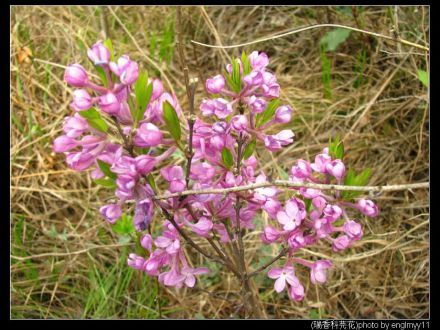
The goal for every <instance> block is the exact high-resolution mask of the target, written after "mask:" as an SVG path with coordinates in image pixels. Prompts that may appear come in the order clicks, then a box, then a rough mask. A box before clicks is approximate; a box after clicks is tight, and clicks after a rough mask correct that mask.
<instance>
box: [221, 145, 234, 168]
mask: <svg viewBox="0 0 440 330" xmlns="http://www.w3.org/2000/svg"><path fill="white" fill-rule="evenodd" d="M222 161H223V164H224V165H225V166H226V167H227V168H231V167H232V166H233V165H234V157H233V156H232V153H231V151H230V150H229V149H228V148H226V147H224V148H223V150H222Z"/></svg>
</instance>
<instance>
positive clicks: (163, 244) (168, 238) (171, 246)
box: [154, 231, 180, 254]
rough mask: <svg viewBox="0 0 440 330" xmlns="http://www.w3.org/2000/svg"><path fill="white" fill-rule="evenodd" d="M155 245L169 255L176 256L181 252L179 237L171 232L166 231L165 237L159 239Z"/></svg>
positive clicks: (155, 241)
mask: <svg viewBox="0 0 440 330" xmlns="http://www.w3.org/2000/svg"><path fill="white" fill-rule="evenodd" d="M154 244H155V245H156V246H157V247H159V248H161V249H165V250H166V251H167V253H168V254H176V253H177V252H179V251H180V240H179V237H178V236H177V235H176V234H172V233H171V232H169V231H165V232H164V233H163V236H159V237H157V238H156V239H155V240H154Z"/></svg>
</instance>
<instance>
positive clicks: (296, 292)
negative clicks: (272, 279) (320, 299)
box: [287, 280, 304, 301]
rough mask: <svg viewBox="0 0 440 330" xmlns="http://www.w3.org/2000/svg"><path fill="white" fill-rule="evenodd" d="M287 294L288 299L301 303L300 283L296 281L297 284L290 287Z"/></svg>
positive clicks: (302, 288) (301, 288) (302, 296)
mask: <svg viewBox="0 0 440 330" xmlns="http://www.w3.org/2000/svg"><path fill="white" fill-rule="evenodd" d="M287 292H288V293H289V297H290V299H293V300H296V301H301V300H303V299H304V287H303V286H302V284H301V283H299V281H298V280H297V283H296V284H295V285H292V286H290V288H289V290H288V291H287Z"/></svg>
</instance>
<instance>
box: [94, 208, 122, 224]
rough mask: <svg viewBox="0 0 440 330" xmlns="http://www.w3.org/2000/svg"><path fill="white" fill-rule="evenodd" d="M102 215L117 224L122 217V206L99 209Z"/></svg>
mask: <svg viewBox="0 0 440 330" xmlns="http://www.w3.org/2000/svg"><path fill="white" fill-rule="evenodd" d="M99 212H100V213H101V215H102V216H103V217H104V218H106V220H107V221H108V222H110V223H115V221H116V220H118V219H119V218H120V217H121V215H122V210H121V206H120V205H119V204H107V205H104V206H102V207H101V208H100V209H99Z"/></svg>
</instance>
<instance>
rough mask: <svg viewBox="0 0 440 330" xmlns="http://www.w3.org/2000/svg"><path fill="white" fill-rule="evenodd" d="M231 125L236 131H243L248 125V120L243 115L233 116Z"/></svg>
mask: <svg viewBox="0 0 440 330" xmlns="http://www.w3.org/2000/svg"><path fill="white" fill-rule="evenodd" d="M231 126H232V128H233V129H235V130H236V131H237V132H242V131H245V130H246V129H247V126H248V120H247V118H246V117H245V116H243V115H237V116H234V117H232V119H231Z"/></svg>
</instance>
